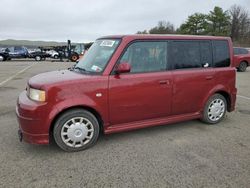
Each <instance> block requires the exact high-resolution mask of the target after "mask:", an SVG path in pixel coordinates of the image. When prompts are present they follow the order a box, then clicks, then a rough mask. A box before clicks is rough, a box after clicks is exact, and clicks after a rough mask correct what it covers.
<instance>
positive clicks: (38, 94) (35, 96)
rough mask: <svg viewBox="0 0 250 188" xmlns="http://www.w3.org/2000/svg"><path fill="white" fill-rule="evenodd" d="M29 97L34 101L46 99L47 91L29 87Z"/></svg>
mask: <svg viewBox="0 0 250 188" xmlns="http://www.w3.org/2000/svg"><path fill="white" fill-rule="evenodd" d="M28 92H29V98H30V99H32V100H34V101H40V102H44V101H45V91H42V90H38V89H33V88H29V91H28Z"/></svg>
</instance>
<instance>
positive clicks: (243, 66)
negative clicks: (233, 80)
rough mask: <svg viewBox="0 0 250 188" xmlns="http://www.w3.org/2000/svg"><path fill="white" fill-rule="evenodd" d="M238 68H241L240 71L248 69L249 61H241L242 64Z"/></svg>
mask: <svg viewBox="0 0 250 188" xmlns="http://www.w3.org/2000/svg"><path fill="white" fill-rule="evenodd" d="M238 69H239V71H240V72H245V71H246V69H247V63H246V62H245V61H242V62H240V65H239V68H238Z"/></svg>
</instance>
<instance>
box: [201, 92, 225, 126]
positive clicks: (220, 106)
mask: <svg viewBox="0 0 250 188" xmlns="http://www.w3.org/2000/svg"><path fill="white" fill-rule="evenodd" d="M226 110H227V102H226V99H225V97H223V96H222V95H221V94H214V95H213V96H211V97H210V98H209V99H208V101H207V103H206V105H205V107H204V110H203V117H202V120H203V121H204V122H205V123H209V124H215V123H218V122H220V121H221V120H222V119H223V118H224V116H225V114H226Z"/></svg>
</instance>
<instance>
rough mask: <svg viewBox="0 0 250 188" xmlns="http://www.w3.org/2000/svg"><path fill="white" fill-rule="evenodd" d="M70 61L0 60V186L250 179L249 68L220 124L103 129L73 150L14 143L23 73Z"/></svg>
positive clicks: (243, 182)
mask: <svg viewBox="0 0 250 188" xmlns="http://www.w3.org/2000/svg"><path fill="white" fill-rule="evenodd" d="M71 65H72V63H62V62H53V63H52V62H41V63H37V62H33V61H10V62H0V151H1V152H0V187H25V188H26V187H116V188H117V187H237V188H239V187H249V186H250V123H249V122H250V99H249V97H250V68H248V71H247V72H244V73H237V87H238V91H239V92H238V94H239V95H241V96H245V97H248V98H244V97H238V98H237V109H236V111H235V112H233V113H227V116H226V118H225V119H224V121H223V122H221V123H220V124H218V125H206V124H203V123H201V122H200V121H198V120H195V121H189V122H183V123H178V124H172V125H168V126H160V127H154V128H147V129H141V130H137V131H132V132H126V133H119V134H113V135H107V136H101V138H100V139H99V140H98V142H97V144H96V145H95V146H94V147H92V148H90V149H88V150H85V151H82V152H76V153H66V152H63V151H62V150H60V149H59V148H58V147H57V146H56V145H55V144H52V145H50V146H37V145H29V144H26V143H20V142H19V140H18V137H17V129H18V124H17V121H16V117H15V103H16V99H17V96H18V94H19V93H20V92H21V91H22V90H24V88H25V86H26V82H27V79H28V78H29V77H31V76H33V75H35V74H38V73H41V72H46V71H50V70H57V69H63V68H67V67H69V66H71ZM29 66H31V67H29ZM27 67H29V68H27ZM25 68H27V69H25ZM21 70H24V71H21ZM20 71H21V73H20V74H18V75H16V76H13V75H15V74H16V73H18V72H20ZM6 79H7V82H5V81H6Z"/></svg>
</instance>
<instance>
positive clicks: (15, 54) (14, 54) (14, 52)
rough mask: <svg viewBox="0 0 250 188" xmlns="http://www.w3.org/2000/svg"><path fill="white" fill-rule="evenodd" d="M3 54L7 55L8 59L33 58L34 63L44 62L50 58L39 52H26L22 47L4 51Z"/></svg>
mask: <svg viewBox="0 0 250 188" xmlns="http://www.w3.org/2000/svg"><path fill="white" fill-rule="evenodd" d="M5 52H6V53H8V54H9V58H10V59H12V58H34V59H35V60H36V61H41V60H45V59H46V58H47V57H50V55H49V54H47V53H45V52H43V51H41V50H40V49H39V50H28V49H27V48H26V47H24V46H14V47H9V48H6V49H5Z"/></svg>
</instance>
